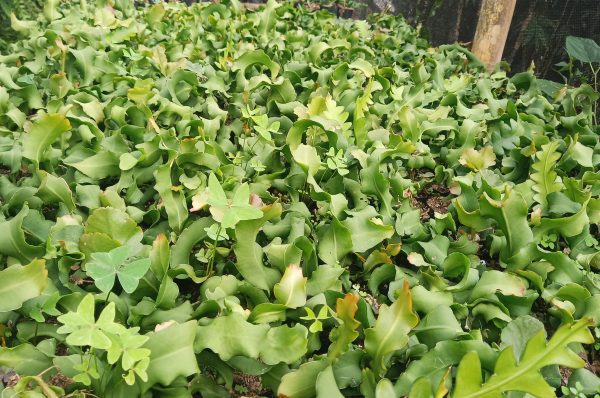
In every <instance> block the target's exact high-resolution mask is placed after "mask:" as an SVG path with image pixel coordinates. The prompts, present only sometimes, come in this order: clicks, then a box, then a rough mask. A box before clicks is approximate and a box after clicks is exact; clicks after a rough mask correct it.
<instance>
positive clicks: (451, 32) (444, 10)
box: [360, 0, 600, 80]
mask: <svg viewBox="0 0 600 398" xmlns="http://www.w3.org/2000/svg"><path fill="white" fill-rule="evenodd" d="M360 2H362V3H364V4H367V6H368V10H369V11H379V10H384V9H388V10H393V12H397V13H400V14H402V15H404V16H405V17H406V18H407V19H408V21H409V22H411V23H412V24H414V25H417V24H421V25H422V32H423V34H424V35H425V36H426V37H427V38H429V39H430V40H431V42H432V43H433V44H436V45H438V44H444V43H452V42H455V41H459V42H462V43H464V44H465V45H469V43H470V42H471V41H472V39H473V37H474V35H475V30H476V28H477V20H478V17H479V9H480V7H481V3H482V0H360ZM569 35H573V36H580V37H588V38H591V39H594V40H596V42H598V43H600V1H599V0H517V5H516V9H515V13H514V17H513V20H512V23H511V29H510V32H509V36H508V40H507V43H506V47H505V51H504V55H503V58H504V59H505V60H507V61H508V62H509V63H510V64H511V65H512V69H513V71H520V70H524V69H527V68H528V67H529V66H530V65H531V63H532V62H533V63H534V64H535V66H536V72H537V74H538V75H540V76H543V77H547V78H552V79H555V80H556V79H561V76H560V75H559V74H558V73H557V71H556V69H558V68H556V67H555V65H556V64H557V63H559V62H561V61H564V60H566V59H567V54H566V52H565V40H566V37H567V36H569Z"/></svg>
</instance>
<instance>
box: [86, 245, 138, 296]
mask: <svg viewBox="0 0 600 398" xmlns="http://www.w3.org/2000/svg"><path fill="white" fill-rule="evenodd" d="M128 256H129V248H128V247H127V246H119V247H117V248H115V249H112V250H111V251H109V252H107V253H92V255H91V260H90V261H89V262H88V263H87V264H86V272H87V274H88V275H89V276H91V277H92V278H93V279H94V284H95V285H96V287H97V288H98V289H100V290H101V291H103V292H105V293H107V292H110V291H111V290H112V289H113V287H114V285H115V277H116V278H118V279H119V283H120V284H121V287H122V288H123V290H124V291H125V292H127V293H133V292H134V291H135V289H136V288H137V286H138V284H139V281H140V279H141V278H142V277H143V276H144V275H145V274H146V272H148V269H149V268H150V259H149V258H143V259H139V260H135V261H132V262H128V263H126V260H127V258H128Z"/></svg>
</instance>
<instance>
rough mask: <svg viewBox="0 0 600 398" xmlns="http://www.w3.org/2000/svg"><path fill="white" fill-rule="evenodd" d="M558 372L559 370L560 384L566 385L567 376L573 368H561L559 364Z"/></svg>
mask: <svg viewBox="0 0 600 398" xmlns="http://www.w3.org/2000/svg"><path fill="white" fill-rule="evenodd" d="M559 372H560V380H561V385H563V386H566V385H567V383H569V378H570V377H571V374H572V373H573V369H570V368H563V367H562V366H561V367H560V368H559Z"/></svg>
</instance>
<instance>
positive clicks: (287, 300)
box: [273, 264, 307, 308]
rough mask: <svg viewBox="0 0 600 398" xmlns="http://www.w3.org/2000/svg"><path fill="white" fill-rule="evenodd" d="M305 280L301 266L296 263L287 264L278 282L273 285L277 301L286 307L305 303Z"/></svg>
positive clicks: (295, 306)
mask: <svg viewBox="0 0 600 398" xmlns="http://www.w3.org/2000/svg"><path fill="white" fill-rule="evenodd" d="M306 280H307V279H306V278H305V277H304V276H303V275H302V268H300V267H298V265H296V264H291V265H289V266H288V267H287V268H286V270H285V273H284V274H283V276H282V277H281V280H280V281H279V283H277V284H276V285H275V286H274V287H273V292H274V293H275V298H276V299H277V302H279V303H281V304H283V305H285V306H286V307H288V308H298V307H302V306H303V305H304V304H305V303H306Z"/></svg>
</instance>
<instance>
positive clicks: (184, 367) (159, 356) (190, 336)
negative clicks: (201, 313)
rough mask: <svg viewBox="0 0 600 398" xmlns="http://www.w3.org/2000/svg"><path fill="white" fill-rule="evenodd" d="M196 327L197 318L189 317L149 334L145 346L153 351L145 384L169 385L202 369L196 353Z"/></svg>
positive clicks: (149, 385)
mask: <svg viewBox="0 0 600 398" xmlns="http://www.w3.org/2000/svg"><path fill="white" fill-rule="evenodd" d="M196 330H197V324H196V322H195V321H189V322H186V323H182V324H179V323H174V324H172V325H170V326H168V327H167V328H165V329H163V330H161V331H158V332H151V333H148V334H147V335H146V336H147V337H148V341H147V342H146V344H144V346H143V348H146V349H148V350H150V353H151V354H150V363H149V364H148V369H147V374H148V381H147V382H146V383H144V385H145V386H147V387H151V386H154V385H156V384H162V385H163V386H168V385H170V384H171V383H173V382H174V381H175V380H176V379H177V378H179V377H187V376H190V375H193V374H196V373H198V372H199V369H198V361H197V360H196V356H195V355H194V339H195V338H196ZM144 389H147V388H144Z"/></svg>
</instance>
